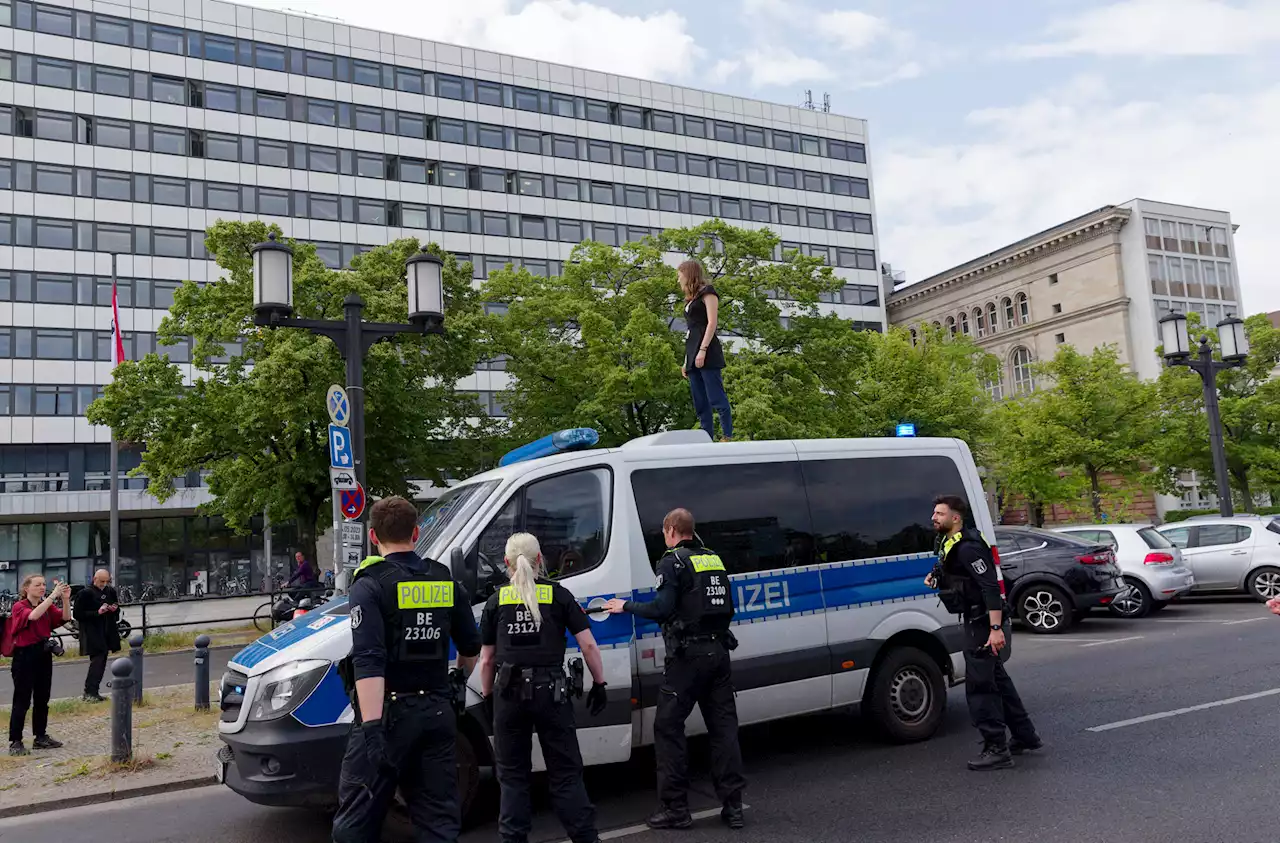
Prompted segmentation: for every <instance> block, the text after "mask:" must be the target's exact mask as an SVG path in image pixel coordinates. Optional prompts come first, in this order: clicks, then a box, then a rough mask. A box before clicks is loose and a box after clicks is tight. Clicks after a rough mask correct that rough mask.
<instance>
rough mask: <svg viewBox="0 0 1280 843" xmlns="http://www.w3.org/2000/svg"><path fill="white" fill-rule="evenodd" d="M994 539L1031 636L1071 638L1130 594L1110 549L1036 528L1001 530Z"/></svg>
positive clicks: (1018, 613) (1012, 601) (1017, 611)
mask: <svg viewBox="0 0 1280 843" xmlns="http://www.w3.org/2000/svg"><path fill="white" fill-rule="evenodd" d="M995 538H996V545H997V547H998V549H999V553H1000V570H1001V571H1002V572H1003V574H1004V580H1005V590H1006V593H1007V595H1008V598H1009V605H1010V606H1011V607H1012V608H1013V612H1014V616H1015V617H1017V618H1018V619H1019V620H1021V621H1022V622H1023V623H1024V624H1026V625H1027V627H1028V628H1029V629H1030V630H1031V631H1032V632H1038V633H1057V632H1066V631H1067V630H1068V629H1070V628H1071V625H1072V624H1074V623H1075V622H1076V621H1077V620H1079V619H1080V618H1082V617H1084V616H1085V615H1086V614H1087V613H1088V612H1089V610H1090V609H1092V608H1094V607H1095V606H1106V605H1109V604H1110V603H1111V601H1113V600H1114V599H1115V598H1116V597H1117V596H1118V595H1120V594H1122V593H1124V592H1125V591H1126V590H1127V589H1128V586H1127V585H1125V582H1124V578H1123V576H1122V575H1121V572H1120V567H1119V566H1118V565H1116V558H1115V554H1114V553H1112V552H1111V549H1110V548H1108V547H1106V546H1105V545H1101V544H1098V543H1097V542H1087V541H1083V540H1081V539H1077V538H1075V537H1073V536H1064V535H1062V534H1061V533H1054V532H1052V531H1050V530H1039V529H1035V528H1031V527H996V528H995Z"/></svg>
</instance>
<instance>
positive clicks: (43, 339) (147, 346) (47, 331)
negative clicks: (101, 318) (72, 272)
mask: <svg viewBox="0 0 1280 843" xmlns="http://www.w3.org/2000/svg"><path fill="white" fill-rule="evenodd" d="M123 336H124V356H125V359H126V360H141V359H142V358H144V357H146V356H147V355H148V354H151V353H152V352H158V353H160V354H167V355H169V359H170V360H171V361H172V362H174V363H190V362H191V340H190V338H189V337H181V338H179V339H178V341H177V343H176V344H175V345H157V344H156V335H155V334H152V333H146V332H143V331H124V332H123ZM223 347H224V348H225V349H226V352H227V355H228V356H235V355H238V354H239V353H240V348H239V343H225V344H224V346H223ZM6 358H11V359H14V360H84V361H93V362H98V363H110V362H111V331H109V330H108V331H76V330H71V329H70V328H15V327H8V328H0V360H3V359H6ZM227 359H228V357H223V358H221V359H220V361H219V362H226V360H227ZM68 388H70V387H68ZM0 415H3V414H0ZM16 415H19V416H26V415H30V413H17V414H16ZM50 415H53V414H50ZM57 415H63V414H62V413H58V414H57Z"/></svg>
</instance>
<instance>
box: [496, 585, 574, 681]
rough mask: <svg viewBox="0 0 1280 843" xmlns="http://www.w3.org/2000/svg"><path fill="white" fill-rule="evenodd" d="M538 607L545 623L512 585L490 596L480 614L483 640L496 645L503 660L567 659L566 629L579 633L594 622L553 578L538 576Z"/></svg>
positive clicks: (531, 663)
mask: <svg viewBox="0 0 1280 843" xmlns="http://www.w3.org/2000/svg"><path fill="white" fill-rule="evenodd" d="M538 609H539V611H540V612H541V615H542V621H541V623H538V622H535V621H534V620H533V615H532V613H530V612H529V610H528V608H527V607H526V606H525V605H524V602H523V601H521V600H520V598H519V596H518V595H517V594H516V591H515V588H514V587H513V586H510V585H507V586H503V587H502V588H500V589H498V591H497V592H496V593H495V594H493V595H492V596H491V597H490V598H489V601H488V602H487V603H486V604H485V607H484V613H483V614H482V615H481V616H480V643H481V644H483V645H484V646H486V647H494V648H495V649H496V656H497V661H498V663H499V664H513V665H515V666H516V667H556V666H558V665H560V664H562V663H563V662H564V651H565V631H566V630H568V632H569V633H570V634H571V635H577V634H578V633H579V632H582V631H583V630H584V629H586V628H587V627H588V626H590V621H588V620H587V613H586V612H584V611H583V610H582V607H581V606H580V605H578V601H577V600H575V599H573V595H572V594H571V593H570V592H569V589H567V588H565V587H564V586H562V585H560V584H559V583H556V582H552V581H551V580H546V579H540V580H538Z"/></svg>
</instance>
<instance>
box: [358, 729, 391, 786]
mask: <svg viewBox="0 0 1280 843" xmlns="http://www.w3.org/2000/svg"><path fill="white" fill-rule="evenodd" d="M360 734H361V735H362V736H363V737H364V754H365V757H366V758H367V759H369V764H370V765H371V766H372V767H373V768H374V769H375V770H378V771H379V772H382V773H389V774H391V775H395V774H396V773H397V772H398V771H397V770H396V767H395V765H394V764H392V763H391V756H390V755H389V754H388V752H387V733H386V730H384V729H383V728H382V721H381V720H366V721H365V722H363V723H361V724H360Z"/></svg>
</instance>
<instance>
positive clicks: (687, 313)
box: [684, 284, 724, 369]
mask: <svg viewBox="0 0 1280 843" xmlns="http://www.w3.org/2000/svg"><path fill="white" fill-rule="evenodd" d="M707 296H715V297H716V299H717V301H718V300H719V298H720V294H719V293H717V292H716V288H715V287H712V286H711V285H710V284H708V285H707V286H705V287H703V288H702V289H701V290H700V291H699V292H698V295H697V296H696V297H695V298H694V300H693V301H691V302H686V303H685V306H684V320H685V323H686V324H688V326H689V333H688V334H687V335H686V336H685V339H684V365H685V367H686V368H689V369H692V368H693V367H694V366H695V365H696V363H695V362H694V361H695V360H696V359H697V357H698V349H700V348H701V347H702V338H703V336H704V335H705V334H706V332H707V321H708V319H707V302H706V297H707ZM702 368H704V369H723V368H724V349H723V348H722V347H721V345H720V337H718V336H717V337H712V339H711V343H710V345H708V346H707V359H706V360H705V361H704V364H703V367H702Z"/></svg>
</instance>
